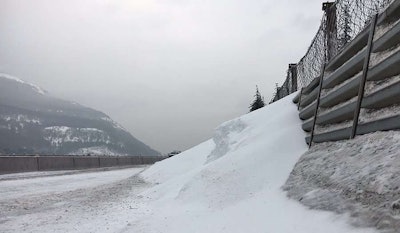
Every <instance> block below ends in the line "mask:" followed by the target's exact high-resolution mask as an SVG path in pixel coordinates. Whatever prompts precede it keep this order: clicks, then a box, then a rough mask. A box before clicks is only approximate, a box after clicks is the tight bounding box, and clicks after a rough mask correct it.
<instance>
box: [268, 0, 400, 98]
mask: <svg viewBox="0 0 400 233" xmlns="http://www.w3.org/2000/svg"><path fill="white" fill-rule="evenodd" d="M396 4H397V5H398V4H399V3H398V2H396V1H395V2H393V0H336V1H335V2H325V3H323V7H322V10H323V11H324V15H323V17H322V20H321V25H320V27H319V29H318V31H317V33H316V34H315V36H314V38H313V39H312V41H311V44H310V46H309V48H308V50H307V52H306V54H305V55H304V56H303V57H302V58H301V59H300V61H299V62H297V63H295V64H290V65H289V68H288V71H287V76H286V80H285V81H284V83H283V84H282V85H281V86H278V85H277V87H276V92H275V94H274V97H273V98H272V99H271V101H270V103H272V102H275V101H277V100H279V99H281V98H283V97H285V96H287V95H289V94H291V93H293V92H295V91H297V90H300V89H305V90H303V91H302V92H304V93H305V94H308V93H309V92H310V89H309V88H308V87H310V86H309V84H310V83H312V84H313V85H312V88H311V90H312V89H314V88H315V87H316V86H318V82H319V78H318V77H320V75H321V73H322V70H321V69H322V67H323V64H324V63H327V66H326V71H328V72H330V71H332V70H336V69H337V68H339V67H340V66H342V65H343V61H348V60H349V59H350V58H352V57H354V55H355V54H356V53H357V52H358V51H360V49H361V48H364V47H365V46H366V44H367V41H368V35H369V31H368V28H367V26H368V25H369V24H370V21H371V19H372V16H373V15H375V14H376V13H378V12H382V11H384V10H385V9H386V8H387V7H388V6H389V5H390V6H391V7H389V8H390V9H389V8H388V9H387V10H385V12H386V13H388V16H387V17H386V19H387V20H390V19H391V17H392V16H393V17H394V18H395V15H396V14H399V12H398V8H396ZM381 18H382V17H381ZM381 21H382V20H381V19H378V24H381V23H382V22H381ZM392 38H393V37H392ZM350 44H352V45H350ZM338 54H340V56H338ZM363 57H364V56H363V55H362V54H359V55H358V60H357V59H356V58H355V60H357V61H358V62H359V63H358V65H359V66H361V67H362V65H363V64H362V62H363ZM350 67H353V66H352V65H350ZM349 72H350V70H349ZM338 75H339V73H338ZM339 76H340V77H342V76H341V75H339ZM343 78H344V77H343ZM332 80H334V81H339V80H336V79H332ZM325 85H334V83H331V82H330V81H327V82H326V84H325ZM298 97H299V96H297V97H296V102H297V100H298V99H297V98H298Z"/></svg>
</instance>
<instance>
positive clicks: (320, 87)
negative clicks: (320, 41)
mask: <svg viewBox="0 0 400 233" xmlns="http://www.w3.org/2000/svg"><path fill="white" fill-rule="evenodd" d="M325 67H326V63H325V62H324V63H323V65H322V71H321V76H320V77H319V86H318V97H317V102H316V106H315V112H314V122H313V126H312V129H311V135H310V144H309V145H308V148H311V145H312V142H313V139H314V130H315V124H316V123H317V116H318V108H319V102H320V98H321V91H322V84H323V82H324V73H325Z"/></svg>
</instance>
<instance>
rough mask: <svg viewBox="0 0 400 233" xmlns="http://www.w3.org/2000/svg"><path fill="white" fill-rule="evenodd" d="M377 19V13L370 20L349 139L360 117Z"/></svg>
mask: <svg viewBox="0 0 400 233" xmlns="http://www.w3.org/2000/svg"><path fill="white" fill-rule="evenodd" d="M377 20H378V14H375V15H374V16H373V18H372V20H371V27H370V31H369V37H368V44H367V54H366V55H365V58H364V65H363V71H362V72H363V73H362V76H361V81H360V86H359V88H358V97H357V106H356V108H355V109H354V118H353V127H352V129H351V135H350V139H353V138H354V137H355V136H356V134H357V127H358V118H359V117H360V109H361V103H362V100H363V98H364V89H365V83H366V81H367V75H368V70H369V61H370V58H371V52H372V46H373V42H374V34H375V27H376V22H377Z"/></svg>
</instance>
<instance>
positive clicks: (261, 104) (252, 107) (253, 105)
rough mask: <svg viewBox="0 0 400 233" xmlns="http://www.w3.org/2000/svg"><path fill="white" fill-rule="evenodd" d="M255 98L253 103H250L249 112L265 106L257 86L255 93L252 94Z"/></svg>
mask: <svg viewBox="0 0 400 233" xmlns="http://www.w3.org/2000/svg"><path fill="white" fill-rule="evenodd" d="M254 97H255V99H254V101H253V103H251V105H250V107H249V108H250V112H252V111H254V110H257V109H259V108H262V107H264V106H265V103H264V98H263V97H262V96H261V94H260V92H259V91H258V86H256V94H255V95H254Z"/></svg>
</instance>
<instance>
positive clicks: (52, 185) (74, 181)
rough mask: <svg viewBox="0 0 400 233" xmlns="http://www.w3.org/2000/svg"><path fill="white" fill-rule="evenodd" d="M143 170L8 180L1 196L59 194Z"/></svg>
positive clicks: (6, 197)
mask: <svg viewBox="0 0 400 233" xmlns="http://www.w3.org/2000/svg"><path fill="white" fill-rule="evenodd" d="M142 170H143V168H131V169H122V170H113V171H105V172H103V174H102V176H98V174H97V173H96V172H90V173H81V174H75V175H73V176H68V175H61V176H52V177H39V178H35V179H20V180H6V181H2V182H0V190H1V197H0V198H1V200H2V201H4V200H8V199H14V198H20V197H23V196H25V195H38V194H43V193H53V194H57V193H62V192H67V191H74V190H77V189H80V188H90V187H95V186H99V185H103V184H107V183H111V182H114V181H117V180H120V179H125V178H128V177H130V176H132V173H138V172H140V171H142ZM0 177H1V176H0ZM88 181H90V182H88Z"/></svg>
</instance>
